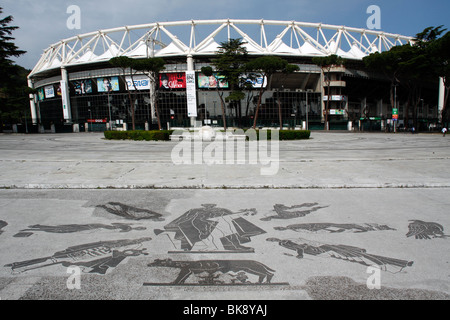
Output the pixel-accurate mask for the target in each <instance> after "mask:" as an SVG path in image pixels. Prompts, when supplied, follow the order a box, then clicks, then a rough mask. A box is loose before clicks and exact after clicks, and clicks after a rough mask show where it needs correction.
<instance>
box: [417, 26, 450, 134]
mask: <svg viewBox="0 0 450 320" xmlns="http://www.w3.org/2000/svg"><path fill="white" fill-rule="evenodd" d="M445 31H446V29H442V26H439V27H429V28H426V29H425V30H424V31H423V32H421V33H419V34H417V36H416V43H417V45H418V46H421V47H423V48H424V49H425V50H426V52H427V55H428V59H429V61H430V62H431V66H432V67H431V68H432V72H433V74H434V75H435V76H437V77H442V78H443V79H444V89H445V93H444V105H443V109H442V113H441V114H440V118H441V125H442V126H443V122H445V121H448V115H449V113H448V110H447V105H448V98H449V95H450V32H447V33H445V35H443V36H441V35H442V34H443V33H444V32H445ZM439 37H440V38H439Z"/></svg>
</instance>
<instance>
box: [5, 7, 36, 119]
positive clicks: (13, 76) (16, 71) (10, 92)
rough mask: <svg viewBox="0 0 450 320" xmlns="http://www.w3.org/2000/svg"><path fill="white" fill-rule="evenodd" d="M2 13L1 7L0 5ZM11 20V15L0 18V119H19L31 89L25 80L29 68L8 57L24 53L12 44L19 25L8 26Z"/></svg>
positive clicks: (26, 105) (26, 104)
mask: <svg viewBox="0 0 450 320" xmlns="http://www.w3.org/2000/svg"><path fill="white" fill-rule="evenodd" d="M2 13H3V8H1V7H0V14H2ZM12 21H13V17H12V16H7V17H5V18H3V19H1V20H0V119H4V118H6V119H8V120H9V121H20V120H21V118H22V115H23V112H24V109H25V108H26V107H28V102H29V100H28V94H29V93H30V92H31V91H30V90H29V89H28V86H27V81H26V76H27V74H28V72H29V70H25V69H24V68H22V67H20V66H17V65H16V64H15V63H14V62H13V61H12V60H11V59H10V58H11V57H19V56H21V55H23V54H25V53H26V51H23V50H19V48H18V47H17V46H16V45H15V44H14V40H15V39H14V38H13V37H12V33H13V31H14V30H17V29H18V28H19V27H17V26H10V24H11V22H12Z"/></svg>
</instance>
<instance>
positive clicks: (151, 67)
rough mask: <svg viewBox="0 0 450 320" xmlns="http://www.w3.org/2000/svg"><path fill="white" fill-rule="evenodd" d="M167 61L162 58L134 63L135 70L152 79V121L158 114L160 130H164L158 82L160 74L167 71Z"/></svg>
mask: <svg viewBox="0 0 450 320" xmlns="http://www.w3.org/2000/svg"><path fill="white" fill-rule="evenodd" d="M164 65H165V61H164V59H162V58H146V59H141V60H136V61H134V63H133V69H135V70H137V71H142V72H144V73H145V74H146V75H147V76H148V77H149V79H150V104H151V109H152V112H151V113H152V114H151V117H152V120H153V117H154V115H155V114H156V119H157V122H158V128H159V130H161V129H162V126H161V118H160V115H159V108H158V93H159V90H158V89H157V81H158V79H159V73H160V72H161V71H162V70H164V69H165V66H164Z"/></svg>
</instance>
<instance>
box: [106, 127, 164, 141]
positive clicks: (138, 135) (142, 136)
mask: <svg viewBox="0 0 450 320" xmlns="http://www.w3.org/2000/svg"><path fill="white" fill-rule="evenodd" d="M172 132H173V130H155V131H144V130H130V131H105V132H104V135H105V139H108V140H136V141H143V140H145V141H151V140H154V141H157V140H162V141H168V140H169V139H170V135H171V134H172Z"/></svg>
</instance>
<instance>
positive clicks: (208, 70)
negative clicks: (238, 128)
mask: <svg viewBox="0 0 450 320" xmlns="http://www.w3.org/2000/svg"><path fill="white" fill-rule="evenodd" d="M201 72H202V73H203V75H205V76H207V77H215V78H216V83H217V85H216V91H217V95H218V96H219V99H220V106H221V108H222V121H223V128H224V129H225V130H227V118H226V114H225V101H224V99H223V92H221V91H220V90H219V81H221V79H219V78H218V75H217V73H215V72H214V71H213V68H212V67H210V66H207V67H202V68H201ZM205 110H206V106H205Z"/></svg>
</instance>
